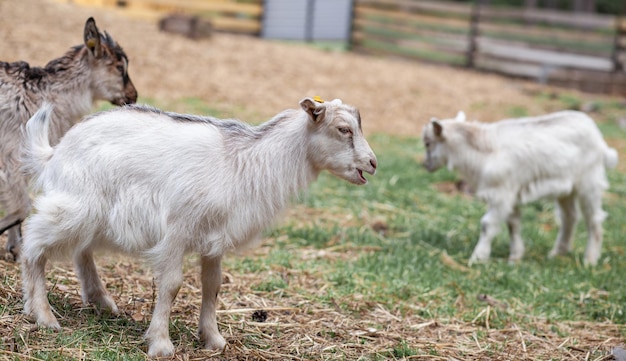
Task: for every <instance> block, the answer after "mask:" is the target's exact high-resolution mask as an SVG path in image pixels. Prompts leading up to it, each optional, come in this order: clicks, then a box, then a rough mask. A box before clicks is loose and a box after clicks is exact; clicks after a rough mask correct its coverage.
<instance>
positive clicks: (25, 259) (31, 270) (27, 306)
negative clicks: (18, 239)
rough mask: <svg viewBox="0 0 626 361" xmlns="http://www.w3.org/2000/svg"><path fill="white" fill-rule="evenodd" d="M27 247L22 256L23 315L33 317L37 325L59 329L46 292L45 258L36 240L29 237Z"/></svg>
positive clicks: (43, 250)
mask: <svg viewBox="0 0 626 361" xmlns="http://www.w3.org/2000/svg"><path fill="white" fill-rule="evenodd" d="M29 241H30V242H29V246H30V247H25V249H24V253H23V255H22V260H21V261H22V286H23V290H24V313H25V314H26V315H28V316H31V317H33V319H34V320H35V322H36V323H37V325H39V326H43V327H49V328H53V329H60V328H61V326H60V325H59V322H58V321H57V319H56V317H54V314H53V313H52V308H51V307H50V303H48V297H47V292H46V277H45V268H46V261H47V259H46V256H45V249H44V248H42V247H41V248H40V246H39V245H38V243H39V242H38V239H36V238H35V237H30V239H29Z"/></svg>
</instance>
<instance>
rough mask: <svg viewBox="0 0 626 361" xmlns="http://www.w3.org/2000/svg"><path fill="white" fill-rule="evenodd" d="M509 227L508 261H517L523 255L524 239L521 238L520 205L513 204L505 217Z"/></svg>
mask: <svg viewBox="0 0 626 361" xmlns="http://www.w3.org/2000/svg"><path fill="white" fill-rule="evenodd" d="M507 226H508V227H509V238H510V251H509V263H516V262H519V261H520V260H521V259H522V257H523V256H524V251H525V247H524V240H523V239H522V217H521V213H520V207H519V206H517V205H516V206H515V207H514V208H513V212H511V214H510V215H509V218H508V219H507Z"/></svg>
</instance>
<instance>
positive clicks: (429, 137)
mask: <svg viewBox="0 0 626 361" xmlns="http://www.w3.org/2000/svg"><path fill="white" fill-rule="evenodd" d="M464 121H465V113H463V112H459V113H458V114H457V115H456V118H454V119H446V120H439V119H437V118H432V119H431V120H430V122H429V123H428V124H426V125H425V126H424V129H423V130H422V140H423V141H424V148H426V160H425V161H424V167H426V169H427V170H428V171H429V172H434V171H436V170H437V169H439V168H441V167H443V166H444V165H445V164H446V163H447V162H448V157H447V153H448V151H447V149H446V136H447V134H444V125H445V124H446V123H448V124H449V123H451V122H464Z"/></svg>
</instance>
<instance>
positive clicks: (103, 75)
mask: <svg viewBox="0 0 626 361" xmlns="http://www.w3.org/2000/svg"><path fill="white" fill-rule="evenodd" d="M84 39H85V46H86V47H87V49H88V50H89V54H90V55H89V57H90V58H89V64H90V68H91V72H92V74H93V77H92V91H93V92H94V98H95V99H101V100H108V101H110V102H111V103H112V104H115V105H124V104H132V103H135V101H137V90H136V89H135V86H134V85H133V82H132V81H131V80H130V77H129V76H128V58H127V57H126V54H125V53H124V50H122V48H121V47H120V46H119V45H118V44H117V43H116V42H115V40H113V38H112V37H111V36H110V35H109V34H108V33H106V32H105V33H104V34H102V33H100V31H99V30H98V28H97V27H96V22H95V20H94V19H93V18H89V19H87V22H86V23H85V31H84Z"/></svg>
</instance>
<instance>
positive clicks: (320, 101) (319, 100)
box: [313, 95, 324, 103]
mask: <svg viewBox="0 0 626 361" xmlns="http://www.w3.org/2000/svg"><path fill="white" fill-rule="evenodd" d="M313 100H315V101H316V102H318V103H323V102H324V100H323V99H322V98H321V97H320V96H319V95H316V96H314V97H313Z"/></svg>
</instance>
